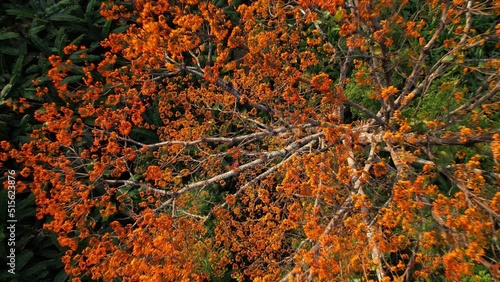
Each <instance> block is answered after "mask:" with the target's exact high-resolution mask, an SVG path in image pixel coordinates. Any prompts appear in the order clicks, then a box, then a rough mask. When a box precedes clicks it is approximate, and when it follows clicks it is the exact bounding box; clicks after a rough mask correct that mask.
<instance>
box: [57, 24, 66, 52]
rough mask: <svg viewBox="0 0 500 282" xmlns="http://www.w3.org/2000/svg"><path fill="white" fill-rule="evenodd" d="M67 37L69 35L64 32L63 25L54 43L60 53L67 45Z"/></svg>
mask: <svg viewBox="0 0 500 282" xmlns="http://www.w3.org/2000/svg"><path fill="white" fill-rule="evenodd" d="M67 38H68V36H67V35H66V33H65V32H64V27H61V28H60V29H59V32H58V33H57V36H56V39H55V40H54V45H55V47H56V49H57V52H58V53H59V55H62V54H63V49H64V47H65V41H66V40H67Z"/></svg>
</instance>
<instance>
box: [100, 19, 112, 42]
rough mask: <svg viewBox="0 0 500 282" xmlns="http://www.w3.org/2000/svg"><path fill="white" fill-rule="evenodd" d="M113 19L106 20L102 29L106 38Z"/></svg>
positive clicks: (102, 33)
mask: <svg viewBox="0 0 500 282" xmlns="http://www.w3.org/2000/svg"><path fill="white" fill-rule="evenodd" d="M112 22H113V21H106V23H105V24H104V27H103V28H102V30H101V37H102V38H106V37H108V35H109V30H110V29H111V23H112Z"/></svg>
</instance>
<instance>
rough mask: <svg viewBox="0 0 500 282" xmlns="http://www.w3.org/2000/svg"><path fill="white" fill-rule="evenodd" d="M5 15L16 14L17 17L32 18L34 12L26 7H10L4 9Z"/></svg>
mask: <svg viewBox="0 0 500 282" xmlns="http://www.w3.org/2000/svg"><path fill="white" fill-rule="evenodd" d="M5 13H6V14H7V15H11V16H16V17H17V18H33V15H34V14H35V12H34V11H33V10H31V9H26V8H12V9H7V10H5Z"/></svg>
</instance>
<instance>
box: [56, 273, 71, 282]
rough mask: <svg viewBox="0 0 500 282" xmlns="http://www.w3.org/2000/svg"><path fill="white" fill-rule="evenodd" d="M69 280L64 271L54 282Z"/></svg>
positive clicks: (58, 274)
mask: <svg viewBox="0 0 500 282" xmlns="http://www.w3.org/2000/svg"><path fill="white" fill-rule="evenodd" d="M67 278H68V274H66V272H65V271H64V270H61V271H59V273H57V275H56V277H54V282H64V281H66V279H67Z"/></svg>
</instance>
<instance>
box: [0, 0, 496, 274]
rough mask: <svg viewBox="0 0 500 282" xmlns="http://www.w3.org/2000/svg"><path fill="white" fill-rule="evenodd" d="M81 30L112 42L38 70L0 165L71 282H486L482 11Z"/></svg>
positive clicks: (309, 5)
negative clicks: (32, 99)
mask: <svg viewBox="0 0 500 282" xmlns="http://www.w3.org/2000/svg"><path fill="white" fill-rule="evenodd" d="M101 13H102V15H103V16H105V17H106V18H107V19H108V20H115V21H118V22H120V23H122V24H123V25H125V26H128V28H127V30H126V31H124V32H123V33H112V34H110V35H109V36H108V38H107V39H105V40H103V41H102V42H101V45H102V46H103V47H104V48H106V50H107V52H106V53H105V56H104V59H103V60H102V61H101V62H100V63H99V64H94V63H90V62H89V63H86V65H85V66H84V67H78V68H76V69H75V64H74V62H73V61H72V60H70V59H68V58H71V56H72V54H74V52H79V53H78V54H79V57H80V58H84V57H85V47H84V46H76V45H69V46H67V47H66V48H65V49H64V54H63V55H53V56H51V57H50V58H49V60H50V63H51V64H52V68H51V69H50V70H49V76H50V78H51V79H52V82H53V84H54V86H55V87H56V88H57V89H58V93H59V99H60V101H53V102H49V101H47V102H46V103H45V104H44V105H43V107H41V108H40V110H38V111H37V114H36V119H37V121H38V122H39V123H40V125H39V126H38V128H36V129H35V130H33V132H32V135H31V136H32V138H34V140H33V141H32V142H30V143H28V144H25V145H24V146H23V147H22V148H21V149H20V150H10V151H9V156H10V157H11V158H15V159H17V161H18V162H20V163H22V164H23V165H24V166H25V170H26V171H27V172H31V174H32V175H33V179H34V181H33V183H31V184H30V188H31V189H32V191H33V192H34V194H35V195H36V203H37V206H38V211H37V216H38V217H39V218H44V217H45V218H47V219H48V220H49V222H48V223H47V224H46V225H45V228H47V229H50V230H53V231H55V232H56V233H57V234H58V241H59V243H60V244H61V245H62V246H64V247H67V248H68V250H67V252H66V255H65V256H64V258H63V262H64V263H65V270H66V271H67V273H68V274H70V275H72V277H73V278H74V280H75V281H78V280H79V279H83V278H91V279H103V280H105V281H111V280H113V279H114V278H117V277H119V278H123V280H124V281H137V280H141V281H160V280H167V281H170V280H176V281H177V280H179V281H180V280H186V281H190V280H204V279H226V278H228V275H231V276H232V277H234V278H238V279H253V280H256V281H261V280H265V281H275V280H280V279H281V280H282V281H288V280H325V281H331V280H348V279H365V280H370V279H372V280H378V281H389V280H408V281H410V280H416V279H420V280H425V279H432V280H436V279H441V280H443V279H449V280H459V279H465V278H466V277H472V276H473V275H476V276H478V275H482V276H481V278H483V279H497V278H498V277H499V275H500V272H499V266H500V265H499V263H498V261H499V257H498V251H499V246H498V242H497V239H496V238H497V236H498V235H499V234H498V230H497V228H498V224H499V221H498V220H499V214H498V212H499V211H500V193H499V192H498V189H497V187H498V184H499V175H498V170H499V169H500V166H499V163H498V161H499V158H500V131H499V130H498V127H499V120H498V113H497V112H496V111H495V110H498V109H499V107H500V105H499V102H498V92H499V89H500V81H499V72H498V69H499V64H500V60H499V57H498V55H499V53H498V46H499V41H498V36H499V35H500V24H499V23H498V20H497V16H498V14H499V13H500V2H498V1H486V2H478V1H472V0H463V1H460V0H456V1H437V0H435V1H430V2H428V1H397V0H384V1H370V0H360V1H353V0H347V1H313V0H310V1H305V0H304V1H298V2H294V1H289V2H285V1H266V0H261V1H254V2H250V3H242V2H241V1H227V2H225V1H198V0H184V1H162V0H159V1H143V0H136V1H133V2H129V1H125V2H120V1H110V2H106V3H104V4H102V6H101ZM76 71H83V73H84V74H83V78H82V79H81V80H80V81H74V80H71V81H68V79H67V78H68V77H70V76H72V75H74V72H76ZM39 95H40V96H43V95H44V91H43V87H40V89H39ZM2 147H4V148H6V147H8V144H6V143H3V145H2Z"/></svg>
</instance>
